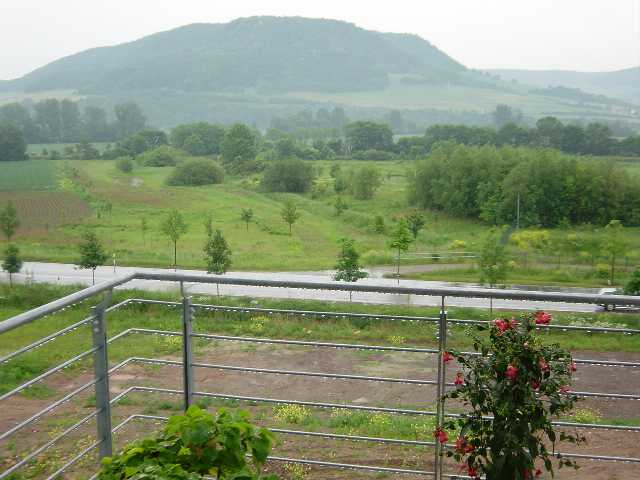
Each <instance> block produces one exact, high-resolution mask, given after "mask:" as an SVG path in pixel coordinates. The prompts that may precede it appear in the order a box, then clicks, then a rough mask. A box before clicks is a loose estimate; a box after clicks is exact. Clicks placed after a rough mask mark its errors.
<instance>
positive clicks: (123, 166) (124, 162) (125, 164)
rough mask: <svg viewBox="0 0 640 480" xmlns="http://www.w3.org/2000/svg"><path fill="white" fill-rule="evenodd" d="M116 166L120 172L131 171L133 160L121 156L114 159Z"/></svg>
mask: <svg viewBox="0 0 640 480" xmlns="http://www.w3.org/2000/svg"><path fill="white" fill-rule="evenodd" d="M116 168H117V169H118V170H120V171H121V172H122V173H131V171H132V170H133V161H132V160H131V159H130V158H129V157H122V158H119V159H118V160H117V161H116Z"/></svg>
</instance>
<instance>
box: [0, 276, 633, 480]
mask: <svg viewBox="0 0 640 480" xmlns="http://www.w3.org/2000/svg"><path fill="white" fill-rule="evenodd" d="M132 280H147V281H149V280H155V281H171V282H179V283H180V286H181V290H182V292H183V298H182V301H181V302H170V301H160V300H149V299H139V298H131V299H128V300H125V301H123V302H120V303H118V304H115V305H110V302H111V294H112V291H113V289H114V288H117V287H120V286H122V285H125V284H127V283H128V282H130V281H132ZM184 283H205V284H206V283H208V284H228V285H243V286H250V287H256V288H261V287H269V288H276V287H281V288H295V289H312V290H341V291H348V292H366V293H377V294H380V295H423V296H437V297H439V298H440V299H441V302H440V309H439V310H440V313H439V315H437V316H434V317H428V316H406V315H375V314H362V313H347V312H330V311H310V310H292V309H271V308H257V307H230V306H224V305H210V304H200V303H193V302H192V299H191V297H189V296H188V295H186V294H185V293H184V289H183V288H182V287H183V285H184ZM99 295H104V297H103V298H102V299H101V301H100V302H99V303H98V304H97V305H95V306H93V307H91V314H90V316H89V317H88V318H85V319H82V320H80V321H77V322H75V323H73V324H71V325H69V326H66V327H65V328H62V329H61V330H59V331H57V332H55V333H51V334H48V335H46V336H44V337H42V338H40V339H38V340H37V341H35V342H32V343H30V344H29V345H26V346H23V347H21V348H19V349H17V350H16V351H14V352H12V353H9V354H6V355H4V356H2V357H0V365H7V364H10V362H12V361H14V360H15V359H16V358H19V357H20V356H21V355H23V354H25V353H27V352H32V351H34V350H36V349H38V348H41V347H43V346H45V345H47V344H48V343H49V342H52V341H54V340H55V339H57V338H60V337H62V336H65V335H68V334H70V333H71V332H74V331H77V330H78V329H81V328H86V327H87V326H90V328H91V338H92V346H91V348H88V349H87V350H85V351H83V352H81V353H79V354H77V355H74V356H72V357H71V358H69V359H67V360H65V361H63V362H61V363H60V364H58V365H56V366H53V367H52V368H50V369H48V370H46V371H44V372H42V373H40V374H39V375H36V376H35V377H34V378H32V379H30V380H28V381H26V382H24V383H22V384H21V385H19V386H17V387H15V388H13V389H12V390H10V391H8V392H6V393H4V394H3V395H1V396H0V402H3V401H7V400H8V399H9V398H10V397H12V396H14V395H16V394H18V393H20V392H24V391H25V390H26V389H28V388H29V387H31V386H33V385H35V384H37V383H38V382H41V381H42V380H45V379H47V378H48V377H50V376H51V375H53V374H55V373H57V372H60V371H62V370H63V369H65V368H67V367H69V366H71V365H74V364H77V363H78V362H80V361H82V360H86V359H88V358H89V357H92V358H93V367H94V375H93V378H92V379H91V380H90V381H88V382H85V383H84V384H82V385H80V386H77V387H75V388H74V389H73V390H72V391H71V392H69V393H67V394H66V395H64V396H63V397H61V398H59V399H57V400H55V401H53V402H51V403H49V404H47V405H46V406H45V407H43V408H41V409H40V410H39V411H38V412H36V413H34V414H33V415H31V416H29V417H27V418H25V419H22V420H20V421H18V422H17V423H16V424H15V425H13V426H11V427H10V428H9V429H8V430H6V431H4V432H2V433H0V441H5V440H7V439H9V438H11V437H13V436H17V435H20V434H22V435H26V434H27V432H26V431H25V430H26V429H27V427H28V426H29V425H31V424H33V422H35V421H37V420H38V419H40V418H42V417H44V416H45V415H47V414H49V413H50V412H52V411H54V410H55V409H56V408H58V407H60V406H61V405H63V404H65V403H67V402H69V401H70V400H72V399H73V398H75V397H77V396H78V395H80V394H81V393H83V392H87V391H90V389H93V390H94V392H95V409H94V410H93V411H92V412H91V413H89V414H88V415H86V416H84V417H83V418H81V419H80V420H78V421H76V422H75V423H74V424H72V425H71V426H69V427H67V428H65V429H64V430H63V431H62V432H59V433H57V434H56V435H55V436H54V437H53V438H51V439H49V440H48V441H47V442H45V443H44V444H42V445H40V446H38V447H35V448H33V449H32V450H30V451H26V452H20V455H19V456H18V460H17V461H15V463H13V464H12V465H10V466H8V468H6V469H5V470H3V471H2V472H0V480H2V479H4V478H7V477H9V476H10V475H12V474H13V473H16V472H18V471H19V470H20V469H23V468H24V467H26V466H28V465H29V464H30V462H33V461H34V459H36V458H37V457H38V456H39V455H41V454H43V452H46V451H47V450H49V449H50V448H52V447H53V446H54V445H57V444H60V442H62V441H63V440H64V439H65V438H66V437H68V436H69V435H71V434H72V433H74V432H76V431H78V430H79V429H80V428H82V427H84V426H85V425H87V424H88V422H90V421H93V420H95V423H96V436H95V441H93V442H92V443H91V444H90V445H88V446H86V447H84V448H82V449H80V451H78V452H77V453H76V454H75V455H74V456H73V457H72V458H71V459H69V460H68V461H67V462H66V463H64V464H63V465H61V466H60V467H59V468H58V469H56V471H55V472H53V473H52V474H51V475H49V476H48V477H47V480H53V479H54V478H56V477H58V476H60V475H62V474H64V473H65V472H68V471H69V470H70V469H71V467H73V466H74V465H76V464H77V463H78V462H80V461H81V460H82V459H84V458H85V457H87V456H88V455H89V454H91V453H92V452H94V451H96V450H97V451H98V455H99V457H104V456H109V455H111V454H112V449H113V434H114V433H116V432H118V431H120V430H121V429H122V428H124V427H125V426H126V425H128V424H130V423H131V422H133V421H141V420H142V421H163V420H165V417H161V416H155V415H142V414H135V415H130V416H129V417H127V418H126V419H124V420H123V421H122V422H121V423H119V424H118V425H116V426H115V427H114V426H113V425H112V412H111V408H112V407H113V405H114V404H117V403H118V402H120V401H121V400H122V399H124V398H125V397H127V396H128V395H131V394H132V393H134V392H138V393H147V394H153V393H157V394H166V395H179V396H180V397H181V398H182V401H183V405H184V407H185V408H186V407H188V406H189V405H191V404H193V403H194V399H195V398H211V399H228V400H237V401H245V402H256V403H260V404H272V405H273V404H275V405H286V404H289V405H301V406H306V407H313V408H322V409H337V410H346V411H359V412H368V413H385V414H394V415H396V414H397V415H412V416H422V417H425V416H426V417H433V418H435V424H436V425H437V426H441V425H442V424H443V422H444V421H445V419H446V418H458V417H460V415H461V414H459V413H453V412H447V411H446V405H445V403H444V400H442V395H443V394H444V393H445V391H446V390H447V389H448V388H451V387H452V386H453V385H452V384H451V383H448V382H446V372H445V366H446V365H445V363H444V362H443V360H442V353H443V352H444V351H446V348H447V346H446V345H447V338H448V336H449V331H450V329H451V328H452V326H459V325H462V326H464V325H476V324H483V323H486V321H481V320H462V319H454V318H448V315H447V311H446V299H447V297H469V298H496V299H512V300H536V301H549V302H567V303H591V304H601V303H607V302H611V303H613V302H615V303H618V304H620V303H624V304H627V305H636V306H640V298H638V297H622V296H617V295H616V296H612V295H608V296H607V295H605V296H603V295H594V294H570V293H555V292H531V291H526V292H523V291H510V290H493V289H470V288H453V287H452V288H407V287H402V286H397V287H386V286H384V287H383V286H372V285H357V284H348V283H338V282H334V283H317V282H288V281H274V280H259V279H252V280H249V279H234V278H228V277H210V276H199V275H187V274H179V273H170V274H155V273H136V274H131V275H127V276H123V277H119V278H116V279H114V280H112V281H109V282H105V283H103V284H100V285H97V286H94V287H90V288H87V289H84V290H81V291H79V292H77V293H74V294H71V295H68V296H66V297H63V298H60V299H58V300H56V301H54V302H51V303H49V304H47V305H43V306H41V307H38V308H35V309H33V310H30V311H28V312H25V313H23V314H20V315H16V316H14V317H12V318H9V319H8V320H5V321H3V322H0V334H2V333H5V332H8V331H10V330H13V329H16V328H19V327H22V326H24V325H26V324H29V323H31V322H33V321H36V320H38V319H41V318H43V317H45V316H48V315H51V314H55V313H56V312H59V311H62V310H64V309H66V308H69V307H71V306H73V305H77V304H79V303H81V302H83V301H85V300H89V299H94V298H96V297H97V296H99ZM132 305H157V306H165V307H167V308H174V309H178V310H179V311H180V314H181V324H182V329H181V331H168V330H161V329H150V328H138V327H135V326H132V327H131V328H128V329H126V330H124V331H122V332H120V333H118V334H117V335H114V336H112V337H111V338H107V333H106V320H105V318H106V314H107V313H109V312H112V311H114V310H116V309H119V308H123V307H127V306H132ZM198 310H203V311H208V312H218V313H226V314H237V315H256V314H259V315H289V316H292V317H313V318H318V319H322V318H344V319H363V320H370V321H394V322H423V323H431V324H433V325H434V326H435V327H436V331H437V337H438V347H437V348H418V347H410V346H391V345H368V344H356V343H337V342H319V341H307V340H290V339H281V338H259V337H246V336H231V335H218V334H210V333H202V332H194V331H193V321H194V312H196V311H198ZM538 328H539V329H544V330H547V331H558V332H568V331H577V332H581V333H585V334H616V335H638V334H640V330H638V329H631V328H615V327H602V326H572V325H546V326H539V327H538ZM131 335H164V336H171V337H179V338H181V339H182V360H181V361H177V360H169V359H160V358H144V357H130V358H127V359H126V360H124V361H122V362H120V363H118V364H116V365H113V366H110V365H109V355H108V349H109V345H111V344H113V343H114V342H116V341H119V340H121V339H123V338H125V337H128V336H131ZM195 339H200V340H202V341H220V342H241V343H245V344H254V345H256V344H268V345H281V346H300V347H312V348H323V349H347V350H361V351H372V352H385V353H402V352H404V353H419V354H424V355H435V356H436V357H435V358H436V360H435V361H436V363H437V375H436V378H435V379H417V378H403V377H388V376H374V375H356V374H349V373H346V374H345V373H334V372H314V371H308V370H306V369H295V370H293V369H275V368H263V367H259V366H252V367H245V366H240V365H233V364H223V363H207V362H201V361H197V360H194V352H193V341H194V340H195ZM464 353H466V354H468V355H475V354H476V353H474V352H464ZM575 362H576V363H580V364H586V365H595V366H601V367H604V368H638V367H640V363H639V362H628V361H617V360H606V359H604V360H603V359H597V358H578V359H575ZM135 363H142V364H153V365H166V366H174V367H178V368H180V369H181V371H182V388H181V389H170V388H166V387H162V386H160V387H150V386H145V385H134V386H131V387H129V388H127V389H125V390H124V391H122V392H120V393H119V394H118V395H115V396H112V395H111V391H110V387H109V378H110V375H111V374H113V373H114V372H116V371H118V370H121V369H123V368H125V367H127V366H130V365H132V364H135ZM194 369H211V370H218V371H223V372H233V373H249V374H259V375H278V376H285V377H304V378H323V379H328V380H348V381H356V382H375V383H378V384H403V385H412V386H425V385H429V386H435V387H436V399H437V401H436V408H435V410H421V409H415V408H412V409H410V408H396V407H391V406H367V405H356V404H348V403H332V402H321V401H302V400H295V399H287V398H269V397H259V396H248V395H237V394H231V393H224V392H207V391H200V390H198V389H197V385H196V382H195V378H194ZM570 394H571V395H576V396H578V397H584V398H598V399H606V400H621V401H638V400H640V395H637V394H625V393H618V392H591V391H572V392H570ZM0 405H2V403H0ZM554 425H556V426H558V427H571V428H586V429H595V430H610V431H627V432H634V433H640V427H636V426H626V425H607V424H594V423H580V422H569V421H555V422H554ZM272 430H273V431H275V432H277V433H278V434H280V435H286V436H292V437H306V438H322V439H328V440H335V441H352V442H362V443H374V444H383V445H405V446H414V447H426V448H429V449H433V450H434V457H433V467H432V469H431V470H414V469H405V468H395V467H385V466H378V465H365V464H350V463H339V462H333V461H328V460H326V459H305V458H288V457H278V456H272V457H270V460H271V461H274V462H288V463H300V464H305V465H311V466H317V467H326V468H342V469H355V470H362V471H369V472H382V473H394V474H409V475H420V476H428V477H433V478H436V479H441V478H468V477H465V476H464V475H457V474H455V473H451V472H446V471H444V470H445V467H444V465H443V455H442V453H443V451H444V449H447V448H451V447H452V446H451V445H441V444H440V443H439V442H436V441H423V440H406V439H398V438H382V437H368V436H361V435H343V434H336V433H328V432H312V431H302V430H288V429H278V428H274V429H272ZM557 455H558V456H565V457H569V458H579V459H588V460H600V461H614V462H630V463H640V458H635V457H633V458H631V457H622V456H611V455H597V454H577V453H558V454H557Z"/></svg>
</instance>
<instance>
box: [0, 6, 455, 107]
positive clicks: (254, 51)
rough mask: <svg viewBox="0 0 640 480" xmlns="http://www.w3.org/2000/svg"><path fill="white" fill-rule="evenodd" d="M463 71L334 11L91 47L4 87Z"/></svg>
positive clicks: (368, 80) (95, 88) (191, 85)
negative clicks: (331, 17)
mask: <svg viewBox="0 0 640 480" xmlns="http://www.w3.org/2000/svg"><path fill="white" fill-rule="evenodd" d="M466 71H467V69H466V67H464V66H463V65H462V64H460V63H459V62H457V61H455V60H453V59H452V58H451V57H449V56H447V55H446V54H445V53H443V52H442V51H441V50H439V49H438V48H436V47H435V46H433V45H432V44H431V43H430V42H428V41H427V40H425V39H422V38H421V37H419V36H417V35H413V34H397V33H382V32H376V31H371V30H365V29H363V28H360V27H357V26H356V25H355V24H352V23H347V22H342V21H338V20H327V19H320V20H319V19H306V18H302V17H247V18H241V19H237V20H234V21H232V22H229V23H194V24H189V25H184V26H181V27H177V28H175V29H172V30H167V31H163V32H158V33H154V34H151V35H148V36H145V37H142V38H139V39H137V40H133V41H131V42H125V43H121V44H118V45H113V46H104V47H95V48H91V49H88V50H84V51H81V52H78V53H76V54H73V55H69V56H66V57H63V58H60V59H58V60H55V61H53V62H51V63H49V64H47V65H44V66H42V67H40V68H38V69H36V70H34V71H32V72H30V73H28V74H26V75H24V76H23V77H21V78H19V79H15V80H10V81H5V82H4V86H5V89H6V88H14V89H19V90H24V91H41V90H56V89H74V90H77V91H79V92H82V93H98V94H99V93H112V92H115V91H127V90H132V89H133V90H145V89H162V88H171V89H175V90H185V91H212V90H217V91H221V90H222V91H224V90H233V89H239V88H245V89H247V88H248V89H256V90H263V91H286V90H314V91H316V90H317V91H347V90H350V89H355V90H363V89H375V88H381V87H383V86H384V85H386V83H387V76H388V75H389V74H396V73H397V74H402V73H407V74H415V75H419V76H422V77H423V79H424V81H426V82H432V83H443V82H451V81H458V78H457V77H458V76H459V75H460V74H462V73H464V72H466ZM460 81H462V80H460Z"/></svg>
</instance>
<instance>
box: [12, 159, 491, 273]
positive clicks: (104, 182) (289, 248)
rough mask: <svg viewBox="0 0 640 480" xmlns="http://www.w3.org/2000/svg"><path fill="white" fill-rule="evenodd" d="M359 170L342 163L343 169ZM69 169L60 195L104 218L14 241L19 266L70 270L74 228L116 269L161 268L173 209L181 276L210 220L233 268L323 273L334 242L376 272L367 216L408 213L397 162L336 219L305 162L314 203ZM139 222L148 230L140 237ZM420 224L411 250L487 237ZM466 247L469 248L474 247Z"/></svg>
mask: <svg viewBox="0 0 640 480" xmlns="http://www.w3.org/2000/svg"><path fill="white" fill-rule="evenodd" d="M364 163H366V162H355V161H354V162H348V165H347V164H346V163H345V164H344V165H343V168H351V167H358V166H361V165H363V164H364ZM49 164H50V162H47V165H49ZM53 164H57V165H61V164H62V163H61V162H53ZM69 165H73V166H74V167H76V168H77V169H78V170H79V172H80V175H79V178H80V179H79V180H78V181H77V182H78V184H77V185H75V186H68V185H67V188H66V189H65V190H67V191H68V193H69V194H74V193H75V192H76V191H77V190H78V188H81V189H84V190H85V192H87V193H89V194H90V196H91V198H92V200H98V199H100V200H103V201H109V202H111V203H112V204H113V210H112V213H111V215H102V217H101V218H97V216H96V215H93V216H90V217H84V216H83V215H84V214H86V211H83V212H80V210H81V209H80V208H76V211H77V212H78V215H75V216H69V217H67V219H66V221H65V222H63V223H61V224H60V227H59V228H58V229H57V230H56V232H55V233H56V235H55V241H53V240H51V241H50V240H47V241H46V242H42V241H41V240H42V239H41V238H37V239H32V238H31V236H30V235H29V234H24V235H22V237H21V243H23V247H24V252H25V254H26V255H27V256H28V257H29V258H32V259H39V260H55V261H65V262H73V261H74V260H75V259H76V257H77V253H76V252H77V248H76V247H75V244H76V243H77V241H78V239H79V237H80V234H81V233H82V231H83V227H84V226H90V227H92V228H94V229H95V230H96V231H97V233H98V234H99V235H100V236H101V238H102V239H103V241H104V242H105V244H106V248H107V250H108V252H109V254H111V253H115V254H116V256H117V258H118V261H119V263H122V264H132V265H158V266H169V265H170V264H171V254H172V249H171V245H170V243H169V241H168V240H167V239H166V238H165V237H163V236H162V235H161V233H160V231H159V225H160V223H161V221H162V220H163V218H164V217H165V215H166V213H167V211H168V210H169V209H171V208H178V209H179V210H181V211H182V212H183V213H184V216H185V219H186V221H187V223H188V226H189V228H188V232H187V234H186V235H185V236H184V237H183V238H181V239H180V241H179V243H178V263H179V264H180V265H181V266H184V267H199V268H202V267H203V260H202V253H201V252H202V246H203V243H204V241H205V230H204V226H203V222H204V219H205V217H206V216H207V215H208V214H211V215H212V216H213V221H214V227H215V228H221V229H222V230H223V232H224V234H225V236H226V237H227V240H228V241H229V243H230V246H231V249H232V251H233V262H234V263H233V268H234V269H259V270H260V269H262V270H308V269H320V268H331V267H332V266H333V265H334V263H335V257H336V254H337V251H338V241H339V239H341V238H343V237H352V238H354V239H355V240H356V241H357V243H358V248H359V249H360V251H361V252H362V253H363V255H364V259H365V260H366V261H368V262H370V263H371V262H373V263H385V262H391V261H392V258H393V257H392V253H391V252H390V251H389V250H388V248H387V247H386V244H387V241H388V240H387V236H386V235H384V234H377V233H375V232H374V231H373V229H372V224H373V220H374V216H375V215H376V214H379V215H382V216H384V217H385V220H386V221H387V224H390V223H391V218H392V217H393V216H394V215H399V214H402V213H403V212H405V211H406V210H407V209H408V208H409V206H408V205H407V201H406V196H405V193H404V190H405V184H406V171H407V168H408V167H409V164H406V163H378V164H377V166H378V167H379V168H380V170H381V172H382V176H383V178H384V180H383V185H382V186H381V188H380V189H379V190H378V192H377V193H376V195H375V197H374V198H373V199H372V200H370V201H361V200H355V199H353V198H351V197H350V196H347V197H345V199H346V201H347V202H348V204H349V209H348V210H347V211H346V212H345V213H344V214H343V215H342V216H340V217H336V215H335V212H334V207H333V203H334V201H335V198H336V196H335V194H333V192H332V188H331V187H330V177H329V167H330V165H331V163H330V162H314V168H316V169H318V168H319V169H320V170H321V172H322V173H321V177H320V180H319V182H320V183H325V184H327V185H328V188H327V192H328V193H326V194H324V195H321V196H320V197H318V198H312V196H311V195H305V196H300V195H293V196H292V195H287V194H267V193H264V192H261V191H259V189H258V187H257V182H258V177H254V178H251V179H241V178H233V177H230V178H227V180H226V181H225V183H224V184H222V185H214V186H207V187H167V186H166V185H165V184H164V180H165V178H166V176H167V175H168V174H169V173H170V171H171V170H170V169H168V168H151V167H136V169H135V170H134V172H133V173H132V174H122V173H121V172H119V171H118V170H117V169H116V168H115V163H114V162H112V161H73V162H70V163H69ZM24 194H27V193H26V192H24ZM289 197H294V198H295V200H296V202H297V203H298V205H299V209H300V211H301V214H302V215H301V218H300V220H299V221H298V222H297V223H296V224H295V225H294V226H293V235H291V236H289V234H288V227H287V225H286V224H285V223H284V222H283V220H282V219H281V217H280V211H281V209H282V206H283V202H284V200H285V199H286V198H289ZM85 208H86V206H85ZM242 208H251V209H253V211H254V222H252V223H251V224H250V225H249V230H248V231H247V229H246V226H245V224H244V223H243V222H242V221H241V220H240V211H241V209H242ZM54 215H55V214H54V213H53V212H52V216H54ZM80 218H83V220H82V221H80V220H79V219H80ZM143 218H144V219H146V221H147V224H148V226H149V231H148V232H146V235H145V236H144V238H143V235H142V231H141V222H142V219H143ZM427 218H428V224H429V226H430V228H429V233H428V234H423V235H422V236H421V237H420V238H419V241H418V243H417V245H416V246H414V248H417V249H419V250H424V249H432V248H447V247H448V245H449V244H450V243H451V242H452V241H453V240H455V239H458V238H459V237H460V236H461V237H462V238H466V239H478V238H481V237H482V234H483V232H485V231H486V230H487V229H486V228H485V227H482V226H481V225H479V224H475V223H474V222H469V221H461V220H455V219H447V218H444V217H442V216H438V215H435V214H429V213H428V212H427ZM51 223H52V222H51ZM22 233H25V232H22ZM32 240H37V241H32ZM471 243H472V245H473V244H474V243H475V241H473V242H471Z"/></svg>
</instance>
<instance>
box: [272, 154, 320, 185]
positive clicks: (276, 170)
mask: <svg viewBox="0 0 640 480" xmlns="http://www.w3.org/2000/svg"><path fill="white" fill-rule="evenodd" d="M313 179H314V172H313V168H312V166H311V165H310V164H309V163H306V162H305V161H304V160H299V159H296V158H290V159H286V160H277V161H275V162H272V163H271V164H270V165H269V166H267V168H266V169H265V171H264V174H263V176H262V180H261V182H260V184H261V186H262V188H264V189H265V190H266V191H268V192H290V193H304V192H306V191H307V190H309V188H310V187H311V185H312V183H313Z"/></svg>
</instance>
